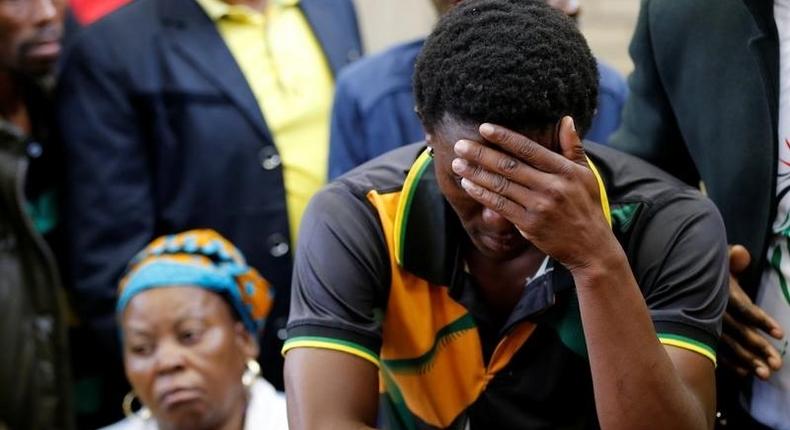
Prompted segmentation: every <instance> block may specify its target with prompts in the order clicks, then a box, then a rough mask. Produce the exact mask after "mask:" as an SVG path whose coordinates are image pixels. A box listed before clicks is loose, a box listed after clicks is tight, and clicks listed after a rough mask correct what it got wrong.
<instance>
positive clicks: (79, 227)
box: [58, 0, 361, 387]
mask: <svg viewBox="0 0 790 430" xmlns="http://www.w3.org/2000/svg"><path fill="white" fill-rule="evenodd" d="M299 7H300V8H301V10H302V12H303V13H304V15H305V17H306V18H307V21H308V22H309V23H310V25H311V27H312V29H313V31H314V33H315V35H316V38H317V39H318V41H319V42H320V44H321V47H322V48H323V50H324V53H325V55H326V59H327V62H328V64H329V66H330V68H331V69H332V71H333V72H337V70H338V69H339V68H340V67H342V66H343V65H345V64H346V63H348V62H350V61H351V60H353V59H355V58H357V57H358V56H359V53H360V50H361V46H360V39H359V34H358V31H357V22H356V15H355V12H354V8H353V5H352V3H351V1H350V0H303V1H301V2H300V4H299ZM69 49H70V51H69V53H68V56H67V58H66V60H65V63H64V65H63V71H62V75H61V77H60V80H59V85H60V88H59V101H58V124H59V126H60V127H61V133H62V135H63V140H64V148H65V152H66V165H67V179H66V186H67V195H66V220H65V221H66V230H67V231H66V235H67V240H66V242H67V244H68V252H67V253H66V254H67V255H66V257H67V264H66V267H67V269H68V273H67V280H68V282H69V284H70V287H71V288H73V289H74V293H75V296H76V297H77V299H78V300H77V302H76V305H77V307H78V311H79V312H80V315H81V316H82V317H83V319H85V320H86V321H87V322H88V324H90V325H91V326H92V327H93V328H94V329H96V330H98V331H99V332H100V333H103V334H104V335H105V336H101V338H102V339H100V340H103V341H104V342H105V351H107V350H108V349H110V350H114V351H117V349H118V345H117V343H116V341H114V339H113V335H114V334H115V323H114V306H115V298H116V287H117V282H118V279H119V277H120V274H121V272H122V271H123V269H124V267H125V265H126V264H127V262H128V261H129V260H130V259H131V258H132V257H133V256H134V255H135V253H136V252H137V251H139V250H141V249H142V248H143V247H144V246H145V245H146V244H147V243H148V242H149V241H151V240H152V239H154V238H155V237H157V236H159V235H163V234H168V233H177V232H181V231H185V230H189V229H194V228H213V229H215V230H217V231H218V232H220V233H221V234H222V235H223V236H225V237H226V238H228V239H229V240H230V241H231V242H233V243H234V244H235V245H236V246H237V247H238V248H239V249H240V250H241V251H242V252H243V253H244V255H245V256H246V258H247V260H248V262H249V263H250V265H252V266H253V267H255V268H256V269H258V271H260V272H261V274H262V275H263V276H264V277H265V278H266V279H267V280H269V282H271V284H272V285H273V286H274V289H275V292H276V297H275V304H274V310H273V312H272V314H271V315H270V316H269V318H268V320H267V327H266V332H265V334H264V340H263V345H262V348H261V349H262V353H263V360H262V363H261V365H262V367H263V369H264V376H266V377H267V378H268V379H269V380H270V381H271V382H272V383H273V384H275V385H276V386H278V387H281V386H282V381H281V375H282V358H281V355H280V352H279V350H280V345H281V344H282V342H281V341H280V340H279V339H278V338H277V336H276V335H277V333H278V331H279V330H281V329H282V328H284V327H285V323H286V315H287V312H288V303H289V297H290V282H291V252H290V250H289V226H288V216H287V212H286V200H285V189H284V185H283V171H282V166H280V164H279V162H275V161H273V160H279V156H278V154H277V149H276V148H275V146H274V142H273V140H272V136H271V134H270V132H269V130H268V128H267V126H266V123H265V120H264V118H263V116H262V115H261V111H260V108H259V105H258V103H257V101H256V99H255V97H254V95H253V93H252V91H251V90H250V88H249V86H248V84H247V81H246V80H245V78H244V75H243V74H242V72H241V70H240V69H239V67H238V66H237V64H236V62H235V60H234V58H233V56H232V55H231V53H230V51H229V50H228V48H227V47H226V45H225V43H224V42H223V40H222V38H221V36H220V35H219V33H218V31H217V29H216V26H215V24H214V22H212V21H211V20H210V19H209V18H208V16H206V14H205V13H204V12H203V10H202V9H201V7H200V5H198V3H197V2H195V0H137V1H135V2H132V3H131V4H129V5H128V6H125V7H124V8H122V9H119V10H118V11H116V12H114V13H113V14H111V15H109V16H107V17H106V18H104V19H103V20H101V21H99V22H97V23H96V24H93V25H91V26H90V27H88V28H86V29H83V30H81V32H80V33H79V34H78V35H77V36H76V40H75V41H74V43H73V44H72V46H71V47H70V48H69ZM317 144H318V143H317Z"/></svg>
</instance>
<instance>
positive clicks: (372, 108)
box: [329, 39, 628, 180]
mask: <svg viewBox="0 0 790 430" xmlns="http://www.w3.org/2000/svg"><path fill="white" fill-rule="evenodd" d="M423 42H424V40H422V39H421V40H417V41H414V42H410V43H405V44H401V45H397V46H395V47H393V48H390V49H389V50H387V51H384V52H381V53H379V54H376V55H372V56H370V57H367V58H364V59H362V60H360V61H357V62H355V63H353V64H351V65H349V66H348V67H346V68H344V69H343V70H342V71H341V72H340V75H339V76H338V78H337V83H336V88H335V101H334V106H333V108H332V119H331V131H330V137H329V179H330V180H331V179H334V178H336V177H338V176H340V175H342V174H343V173H345V172H347V171H349V170H351V169H353V168H354V167H356V166H359V165H360V164H362V163H364V162H366V161H368V160H370V159H373V158H375V157H376V156H378V155H381V154H383V153H385V152H387V151H390V150H392V149H395V148H398V147H401V146H403V145H407V144H409V143H413V142H417V141H420V140H423V139H424V138H425V133H424V131H423V129H422V124H421V123H420V119H419V118H418V117H417V114H416V113H415V112H414V94H413V93H412V73H413V72H414V63H415V62H416V61H417V55H418V54H419V53H420V50H421V49H422V45H423ZM598 73H599V75H600V78H599V79H600V81H599V88H598V110H597V112H596V114H595V116H594V117H593V121H592V125H591V127H590V130H589V131H588V132H587V135H586V136H585V138H586V139H589V140H592V141H596V142H601V143H603V142H606V141H607V138H608V137H609V135H610V134H611V133H612V132H614V131H615V130H616V129H617V127H618V126H619V125H620V112H621V111H622V107H623V103H625V99H626V96H627V94H628V87H627V86H626V83H625V80H624V79H623V77H622V76H621V75H620V74H619V73H618V72H617V71H616V70H614V69H613V68H612V67H610V66H608V65H606V64H603V63H601V62H600V61H599V62H598Z"/></svg>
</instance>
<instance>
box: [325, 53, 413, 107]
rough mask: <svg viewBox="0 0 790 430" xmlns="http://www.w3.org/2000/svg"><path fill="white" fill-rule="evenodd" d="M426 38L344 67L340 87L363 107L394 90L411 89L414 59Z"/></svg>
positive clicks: (370, 104)
mask: <svg viewBox="0 0 790 430" xmlns="http://www.w3.org/2000/svg"><path fill="white" fill-rule="evenodd" d="M423 42H424V40H423V39H420V40H415V41H413V42H409V43H403V44H399V45H395V46H393V47H391V48H389V49H387V50H385V51H383V52H379V53H376V54H373V55H369V56H367V57H365V58H362V59H360V60H358V61H356V62H354V63H352V64H350V65H349V66H347V67H345V68H343V70H342V71H341V72H340V74H339V75H338V78H337V85H338V87H340V88H342V89H343V91H344V93H347V94H349V95H350V96H352V97H354V98H355V99H357V103H358V104H359V106H361V108H362V109H363V110H366V109H368V108H369V107H370V106H372V105H375V104H376V102H377V101H378V100H379V99H381V98H382V97H385V96H387V95H388V94H391V93H393V92H400V91H404V92H411V91H412V89H411V88H412V87H411V80H412V75H413V73H414V63H415V62H416V60H417V56H418V55H419V53H420V50H421V49H422V45H423Z"/></svg>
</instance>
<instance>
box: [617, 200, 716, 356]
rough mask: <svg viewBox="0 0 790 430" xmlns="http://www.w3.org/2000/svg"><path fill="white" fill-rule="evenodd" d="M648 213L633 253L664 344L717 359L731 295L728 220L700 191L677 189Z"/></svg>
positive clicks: (658, 333) (638, 277) (645, 294)
mask: <svg viewBox="0 0 790 430" xmlns="http://www.w3.org/2000/svg"><path fill="white" fill-rule="evenodd" d="M651 212H653V213H652V214H648V215H647V217H646V218H647V220H646V221H645V222H644V226H643V233H642V234H641V235H639V239H638V243H637V244H636V245H635V246H636V247H637V250H636V252H635V253H634V254H632V255H635V261H632V267H635V269H636V270H635V275H636V276H637V279H638V280H639V284H640V286H641V288H642V291H643V294H644V296H645V301H646V302H647V306H648V308H649V311H650V314H651V317H652V320H653V323H654V325H655V329H656V334H657V335H658V338H659V340H660V341H661V343H662V344H664V345H671V346H675V347H679V348H684V349H688V350H691V351H694V352H697V353H699V354H702V355H704V356H705V357H708V358H709V359H710V360H711V361H713V363H714V364H715V363H716V346H717V343H718V340H719V336H720V335H721V326H722V317H723V314H724V310H725V307H726V304H727V295H728V281H729V276H728V263H727V262H728V251H727V242H726V234H725V230H724V224H723V222H722V220H721V216H720V215H719V213H718V211H717V210H716V208H715V206H714V205H713V203H712V202H711V201H710V200H708V199H707V198H704V197H702V196H701V195H700V194H699V193H697V192H696V191H692V190H688V191H681V192H677V193H673V195H672V196H669V197H668V198H667V199H665V201H664V203H663V204H662V203H661V202H657V204H656V205H654V207H653V209H652V211H651Z"/></svg>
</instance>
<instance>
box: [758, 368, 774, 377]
mask: <svg viewBox="0 0 790 430" xmlns="http://www.w3.org/2000/svg"><path fill="white" fill-rule="evenodd" d="M754 373H756V374H757V376H759V377H760V378H763V379H768V377H769V376H771V372H770V371H769V370H768V368H767V367H758V368H756V369H754Z"/></svg>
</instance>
